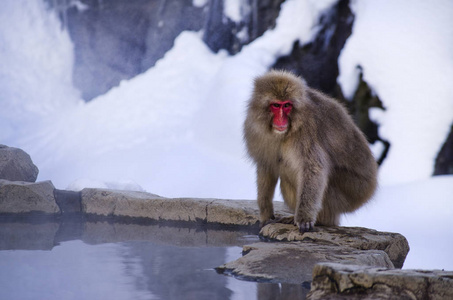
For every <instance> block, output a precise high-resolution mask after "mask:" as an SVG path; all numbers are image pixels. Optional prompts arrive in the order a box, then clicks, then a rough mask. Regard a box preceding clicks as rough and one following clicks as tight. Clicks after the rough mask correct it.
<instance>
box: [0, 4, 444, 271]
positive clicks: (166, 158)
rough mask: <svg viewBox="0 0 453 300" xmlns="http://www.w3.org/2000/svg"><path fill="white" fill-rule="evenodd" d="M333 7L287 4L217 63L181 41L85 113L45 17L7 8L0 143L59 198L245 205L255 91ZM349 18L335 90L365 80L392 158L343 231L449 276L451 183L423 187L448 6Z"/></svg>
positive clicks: (40, 9)
mask: <svg viewBox="0 0 453 300" xmlns="http://www.w3.org/2000/svg"><path fill="white" fill-rule="evenodd" d="M227 2H230V1H227ZM194 3H197V5H204V4H203V3H205V1H194ZM231 3H236V2H235V1H232V2H231ZM334 3H335V1H333V0H329V1H314V0H313V1H308V0H306V1H304V0H299V1H295V0H293V1H285V3H284V4H283V5H282V9H281V12H280V16H279V18H278V20H277V22H276V27H275V29H273V30H269V31H267V32H266V33H265V34H264V35H263V36H262V37H260V38H259V39H257V40H255V41H254V42H252V43H250V44H249V45H247V46H245V47H244V48H243V49H242V51H241V52H240V53H238V54H237V55H235V56H228V55H227V53H226V52H223V51H220V52H219V53H217V54H214V53H212V52H211V51H210V50H209V49H208V48H207V47H206V45H205V44H204V43H203V42H202V39H201V36H200V33H196V32H183V33H181V34H180V36H178V38H177V39H176V40H175V45H174V47H173V48H172V49H171V50H170V51H169V52H168V53H167V54H166V55H165V57H164V58H163V59H161V60H160V61H159V62H158V63H157V64H156V66H155V67H153V68H151V69H149V70H148V71H147V72H145V73H143V74H141V75H139V76H136V77H135V78H133V79H131V80H128V81H123V82H122V83H121V84H120V86H119V87H116V88H113V89H112V90H110V91H109V92H107V93H106V94H104V95H102V96H99V97H97V98H96V99H93V100H92V101H91V102H89V103H85V102H83V101H82V100H81V98H80V96H79V94H78V92H77V91H76V90H75V89H74V88H73V86H72V84H71V81H72V80H71V74H72V63H73V46H72V44H71V41H70V39H69V36H68V34H67V32H66V31H64V30H63V29H62V28H61V26H60V24H59V22H58V19H57V17H56V16H55V14H54V13H52V12H49V11H47V10H46V8H45V6H44V4H43V3H42V2H41V1H25V0H20V1H18V0H5V1H4V3H2V9H1V10H0V45H1V46H0V64H1V66H2V68H0V91H1V92H0V107H1V110H0V127H1V128H2V131H0V143H3V144H6V145H9V146H14V147H20V148H22V149H24V150H25V151H27V152H28V153H29V154H30V155H31V157H32V158H33V160H34V162H35V164H36V165H37V166H38V167H39V169H40V173H39V178H38V180H47V179H50V180H52V182H53V183H54V184H55V186H56V187H57V188H62V189H64V188H69V189H73V190H79V189H82V188H83V187H87V186H89V187H107V188H117V189H131V190H146V191H148V192H151V193H155V194H160V195H162V196H167V197H214V198H229V199H254V198H255V193H256V192H255V183H254V179H255V178H254V177H255V175H254V168H253V166H252V165H251V163H250V162H249V161H248V160H247V158H246V157H245V150H244V146H243V143H242V122H243V120H244V116H245V103H246V101H247V99H248V97H249V96H250V93H251V86H252V82H253V78H254V77H255V76H257V75H260V74H262V73H264V72H265V71H266V70H267V69H268V68H269V66H271V65H272V63H273V62H274V61H275V59H276V57H278V56H280V55H285V54H287V53H289V52H290V51H291V48H292V45H293V43H294V41H296V40H300V42H301V44H304V43H307V42H310V41H311V39H312V38H313V36H314V35H315V34H316V32H317V30H318V27H317V20H318V17H319V15H320V13H321V12H322V11H323V10H325V9H327V8H329V7H330V6H331V5H333V4H334ZM352 8H353V10H354V12H355V13H356V19H355V23H354V28H353V34H352V36H351V37H350V38H349V39H348V41H347V44H346V46H345V49H344V50H343V51H342V54H341V57H340V62H339V63H340V71H341V74H340V77H339V79H338V80H339V83H340V84H341V85H342V88H343V90H344V92H345V94H346V95H347V96H349V97H350V96H351V95H352V93H353V91H354V89H355V86H356V84H357V79H358V73H357V69H356V66H357V65H360V66H362V68H363V69H364V79H365V80H366V81H367V82H368V83H369V85H370V86H371V88H372V89H373V90H374V91H375V92H376V93H377V94H378V95H379V97H380V98H381V100H382V101H383V103H384V105H385V107H386V109H387V110H386V111H376V110H374V111H372V112H371V115H372V118H373V119H374V120H376V121H377V122H378V123H379V124H381V127H380V129H379V130H380V134H381V135H382V136H383V137H384V138H386V139H388V140H389V141H390V143H391V148H390V153H389V156H388V159H387V160H386V161H385V162H384V165H383V166H382V168H381V171H380V182H381V187H380V190H379V191H378V193H377V194H376V196H375V198H374V200H373V202H372V203H371V204H370V205H368V206H366V207H365V208H363V209H361V210H359V211H358V212H357V213H356V214H354V215H352V216H347V217H345V218H344V222H343V224H344V225H350V226H366V227H371V228H375V229H379V230H387V231H392V232H400V233H402V234H404V235H405V236H406V237H407V238H408V239H409V243H410V245H411V248H412V250H411V252H410V254H409V257H408V259H407V262H406V264H405V267H406V268H419V267H420V268H445V269H450V270H453V259H451V257H448V254H449V252H450V249H451V248H452V247H451V246H452V244H451V243H452V241H453V232H451V230H449V229H450V228H452V225H453V224H452V220H453V218H452V204H451V203H450V201H451V200H450V199H453V197H452V196H453V195H452V193H453V192H452V191H453V176H444V177H435V178H430V174H431V173H432V170H433V164H434V162H433V160H434V158H435V156H436V154H437V151H439V149H440V146H441V144H442V142H443V141H444V140H445V137H446V135H447V132H448V128H449V126H450V124H451V123H452V121H453V107H452V105H453V101H452V99H451V97H449V95H452V94H453V93H452V92H453V91H452V88H453V86H452V85H451V84H450V83H451V79H452V78H453V58H452V56H451V53H453V51H452V50H453V49H452V47H453V41H452V39H453V34H451V33H452V32H451V30H453V26H445V24H447V22H451V21H450V20H451V19H452V18H451V17H452V16H453V11H452V9H453V4H452V3H451V2H447V1H440V0H438V1H431V2H423V1H402V0H398V1H391V2H390V1H371V0H369V1H356V2H354V3H353V6H352ZM376 12H379V13H376ZM383 20H385V22H383ZM423 87H429V90H428V89H427V88H425V89H424V88H423ZM379 147H380V146H379V145H375V146H373V151H374V152H379V151H381V150H380V149H381V148H379ZM276 198H277V200H279V198H281V196H277V197H276Z"/></svg>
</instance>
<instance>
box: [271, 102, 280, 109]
mask: <svg viewBox="0 0 453 300" xmlns="http://www.w3.org/2000/svg"><path fill="white" fill-rule="evenodd" d="M272 106H273V107H275V108H280V106H281V104H280V103H272Z"/></svg>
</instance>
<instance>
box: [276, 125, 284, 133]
mask: <svg viewBox="0 0 453 300" xmlns="http://www.w3.org/2000/svg"><path fill="white" fill-rule="evenodd" d="M272 128H273V129H274V131H276V132H278V133H284V132H286V130H287V129H288V125H281V126H277V125H274V126H272Z"/></svg>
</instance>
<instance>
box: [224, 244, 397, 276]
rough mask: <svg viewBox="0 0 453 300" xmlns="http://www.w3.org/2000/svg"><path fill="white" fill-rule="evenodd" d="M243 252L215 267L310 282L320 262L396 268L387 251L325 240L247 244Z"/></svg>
mask: <svg viewBox="0 0 453 300" xmlns="http://www.w3.org/2000/svg"><path fill="white" fill-rule="evenodd" d="M243 253H245V255H244V256H243V257H241V258H239V259H237V260H235V261H233V262H229V263H226V264H224V265H222V266H220V267H218V268H217V269H216V270H217V271H218V272H219V273H225V274H231V275H234V276H237V277H239V278H243V279H248V280H257V281H268V282H285V283H292V284H302V283H303V282H309V281H311V278H312V269H313V267H314V266H315V265H316V264H317V263H319V262H329V261H330V262H341V263H346V264H356V265H366V266H379V267H383V268H393V264H392V262H391V261H390V259H389V258H388V256H387V254H386V253H385V252H384V251H380V250H368V251H366V250H358V249H354V248H351V247H347V246H334V245H329V244H323V243H312V242H289V243H264V242H261V243H255V244H252V245H246V246H244V247H243Z"/></svg>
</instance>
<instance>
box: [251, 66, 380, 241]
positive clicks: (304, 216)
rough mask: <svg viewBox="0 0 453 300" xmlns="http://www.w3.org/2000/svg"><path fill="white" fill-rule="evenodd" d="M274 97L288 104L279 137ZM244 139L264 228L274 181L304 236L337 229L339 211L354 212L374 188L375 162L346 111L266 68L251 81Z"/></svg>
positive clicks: (298, 81)
mask: <svg viewBox="0 0 453 300" xmlns="http://www.w3.org/2000/svg"><path fill="white" fill-rule="evenodd" d="M275 100H280V101H285V100H291V101H292V102H293V109H292V111H291V112H290V114H289V128H288V130H287V131H286V132H285V133H283V134H282V133H277V132H274V131H273V129H272V119H273V115H272V113H271V112H270V110H269V107H270V103H271V102H272V101H275ZM244 139H245V142H246V145H247V149H248V153H249V155H250V157H251V158H252V159H253V161H254V162H255V164H256V166H257V187H258V205H259V208H260V218H261V224H262V225H264V224H266V223H267V222H269V221H270V220H271V219H273V218H274V217H273V213H274V212H273V205H272V199H273V196H274V191H275V186H276V184H277V181H278V178H280V188H281V191H282V195H283V198H284V200H285V202H286V204H287V205H288V206H289V207H290V208H291V209H292V210H293V211H294V213H295V215H294V223H295V224H296V225H297V226H299V228H300V230H301V231H302V232H303V231H307V230H310V229H312V228H313V225H314V224H315V223H317V224H321V225H338V224H339V217H340V215H341V213H344V212H351V211H354V210H356V209H357V208H359V207H360V206H361V205H362V204H364V203H365V202H367V201H368V199H369V198H370V197H371V196H372V195H373V193H374V191H375V189H376V185H377V181H376V173H377V164H376V162H375V160H374V158H373V156H372V154H371V151H370V149H369V147H368V143H367V141H366V138H365V136H364V135H363V134H362V132H361V131H360V130H359V129H358V128H357V126H356V125H355V124H354V122H353V120H352V119H351V117H350V116H349V114H348V113H347V111H346V109H345V108H344V107H343V106H342V105H341V104H339V103H338V102H337V101H335V100H334V99H332V98H329V97H328V96H326V95H324V94H322V93H321V92H318V91H316V90H313V89H311V88H309V87H307V86H306V85H305V83H304V81H303V80H302V79H301V78H299V77H296V76H295V75H293V74H291V73H288V72H284V71H271V72H269V73H267V74H265V75H263V76H261V77H259V78H257V79H256V80H255V87H254V91H253V95H252V98H251V99H250V102H249V105H248V111H247V118H246V120H245V123H244Z"/></svg>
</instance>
